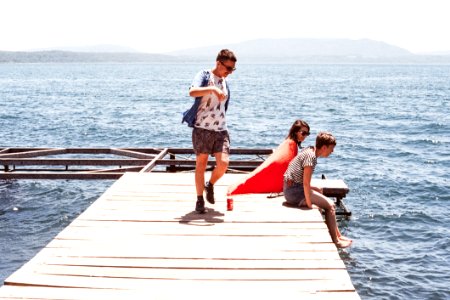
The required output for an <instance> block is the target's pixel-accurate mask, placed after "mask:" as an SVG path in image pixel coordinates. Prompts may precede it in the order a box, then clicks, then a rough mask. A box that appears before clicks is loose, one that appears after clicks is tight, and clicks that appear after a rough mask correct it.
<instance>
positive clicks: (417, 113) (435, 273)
mask: <svg viewBox="0 0 450 300" xmlns="http://www.w3.org/2000/svg"><path fill="white" fill-rule="evenodd" d="M210 67H212V62H211V64H208V63H202V64H200V63H196V64H175V63H174V64H0V148H1V147H107V148H109V147H191V130H190V129H189V128H188V127H187V126H186V125H185V124H183V125H182V124H181V123H180V121H181V113H182V112H183V111H184V110H186V109H187V108H189V107H190V105H191V103H192V99H191V98H190V97H189V96H188V89H189V87H190V84H191V82H192V79H193V77H194V75H195V73H196V72H198V71H199V70H201V69H204V68H210ZM237 68H238V69H237V70H236V72H234V73H233V74H232V75H230V76H229V84H230V88H231V102H230V106H229V111H228V123H229V124H228V126H229V131H230V135H231V143H232V147H249V148H274V147H276V146H277V145H278V144H279V143H281V142H282V140H283V139H284V138H285V136H286V135H287V133H288V129H289V127H290V126H291V124H292V123H293V122H294V120H296V119H303V120H306V121H307V122H308V123H309V124H310V126H311V132H312V134H311V136H310V137H308V138H307V139H306V141H305V143H304V145H312V144H313V143H314V136H315V135H316V134H317V133H318V132H319V131H324V130H325V131H330V132H332V133H333V134H334V135H335V136H336V138H337V147H336V148H335V151H334V153H333V154H332V155H331V156H330V157H329V158H327V159H319V164H318V166H317V168H316V173H315V177H319V176H320V175H321V174H325V175H326V176H327V177H328V178H331V179H333V178H334V179H343V180H344V181H345V182H346V183H347V184H348V186H349V187H350V193H349V194H348V195H347V197H346V198H345V203H346V205H347V206H348V208H349V209H350V210H351V211H352V213H353V215H352V217H351V219H350V220H348V221H344V222H341V223H340V228H341V230H342V231H343V232H344V234H345V235H347V236H349V237H351V238H352V239H353V240H354V242H353V246H352V247H351V248H348V249H345V250H340V255H341V257H342V259H343V260H344V262H345V264H346V266H347V269H348V272H349V274H350V276H351V279H352V282H353V284H354V285H355V287H356V289H357V291H358V293H359V295H360V296H361V298H362V299H449V298H450V254H449V253H450V249H449V248H450V225H449V223H450V212H449V205H450V180H449V170H450V66H449V65H442V66H441V65H362V64H359V65H358V64H357V65H349V64H342V65H338V64H337V65H320V64H316V65H307V64H246V63H245V62H238V64H237ZM112 182H113V181H110V180H105V181H102V180H92V181H77V180H14V181H0V284H1V283H2V282H3V280H5V278H6V277H8V276H9V275H10V274H12V273H13V272H14V271H15V270H17V269H18V268H20V267H21V266H22V265H23V264H24V263H25V262H27V261H28V260H29V259H31V258H32V257H33V256H34V255H35V254H36V253H37V252H38V251H39V250H40V249H41V248H42V247H44V246H45V245H46V244H47V243H48V242H49V241H50V240H51V239H52V238H53V237H54V236H55V235H56V234H57V233H58V232H60V231H61V230H62V229H63V228H64V227H66V226H67V225H68V224H69V223H70V222H71V220H73V219H74V218H76V217H77V216H78V215H79V214H80V213H81V212H82V211H83V210H84V209H86V208H87V207H88V206H89V205H90V204H91V203H92V202H93V201H95V199H97V198H98V197H99V196H100V195H101V194H102V193H103V192H104V191H105V190H106V189H107V188H108V187H109V186H110V185H111V184H112ZM194 196H195V195H193V202H192V203H193V205H194ZM193 208H194V207H193Z"/></svg>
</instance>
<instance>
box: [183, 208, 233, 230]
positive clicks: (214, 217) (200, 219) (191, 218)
mask: <svg viewBox="0 0 450 300" xmlns="http://www.w3.org/2000/svg"><path fill="white" fill-rule="evenodd" d="M223 216H225V214H224V213H221V212H219V211H216V210H214V209H213V208H208V209H207V211H206V213H204V214H199V213H198V212H196V211H192V212H190V213H187V214H185V215H184V216H182V217H181V218H177V219H178V220H179V221H178V222H179V223H180V224H185V225H194V226H214V224H215V223H223V222H224V220H223Z"/></svg>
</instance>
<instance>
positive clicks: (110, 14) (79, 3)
mask: <svg viewBox="0 0 450 300" xmlns="http://www.w3.org/2000/svg"><path fill="white" fill-rule="evenodd" d="M449 8H450V1H449V0H271V1H269V0H254V1H250V0H226V1H211V0H209V1H207V0H0V51H1V50H3V51H27V50H37V49H51V48H60V47H79V46H92V45H102V44H109V45H119V46H124V47H130V48H133V49H135V50H137V51H140V52H147V53H165V52H170V51H175V50H181V49H187V48H195V47H202V46H212V45H224V44H225V45H226V44H233V43H239V42H243V41H248V40H255V39H262V38H271V39H272V38H273V39H277V38H333V39H334V38H345V39H371V40H375V41H382V42H386V43H388V44H391V45H395V46H398V47H401V48H404V49H406V50H409V51H411V52H412V53H428V52H440V51H450V38H449V36H450V34H449V31H450V17H449V16H448V14H449V11H450V9H449Z"/></svg>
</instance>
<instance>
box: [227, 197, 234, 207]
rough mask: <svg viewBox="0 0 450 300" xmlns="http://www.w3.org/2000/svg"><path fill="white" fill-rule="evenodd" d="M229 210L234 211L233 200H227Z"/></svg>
mask: <svg viewBox="0 0 450 300" xmlns="http://www.w3.org/2000/svg"><path fill="white" fill-rule="evenodd" d="M227 210H233V199H232V198H228V199H227Z"/></svg>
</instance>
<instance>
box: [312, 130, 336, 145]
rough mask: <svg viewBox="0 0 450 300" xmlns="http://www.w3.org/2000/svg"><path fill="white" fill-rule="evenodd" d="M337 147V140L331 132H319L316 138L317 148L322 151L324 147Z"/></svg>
mask: <svg viewBox="0 0 450 300" xmlns="http://www.w3.org/2000/svg"><path fill="white" fill-rule="evenodd" d="M330 145H335V146H336V138H335V137H334V136H333V135H332V134H331V133H329V132H324V131H322V132H319V134H318V135H317V137H316V148H317V149H320V148H322V146H330Z"/></svg>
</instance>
